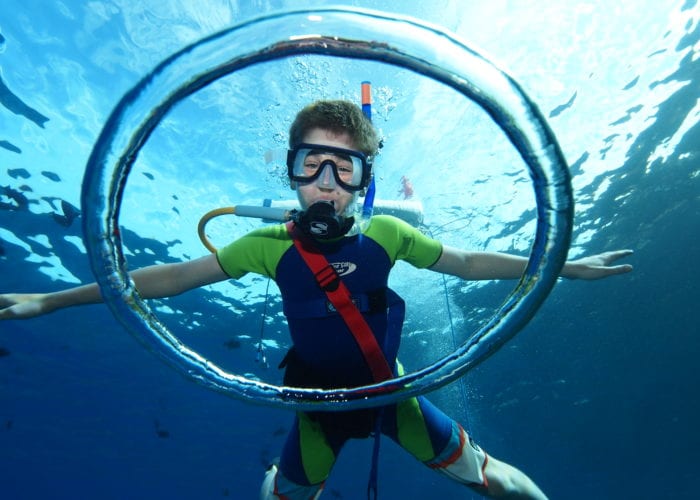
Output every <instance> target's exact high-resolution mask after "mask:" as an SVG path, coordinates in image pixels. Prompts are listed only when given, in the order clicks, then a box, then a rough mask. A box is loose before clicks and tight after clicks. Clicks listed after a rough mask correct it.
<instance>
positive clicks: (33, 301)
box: [0, 293, 48, 319]
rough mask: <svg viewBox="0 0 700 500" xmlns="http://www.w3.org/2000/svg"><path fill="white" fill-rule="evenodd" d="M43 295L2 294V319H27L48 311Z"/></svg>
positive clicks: (0, 315) (0, 299) (0, 308)
mask: <svg viewBox="0 0 700 500" xmlns="http://www.w3.org/2000/svg"><path fill="white" fill-rule="evenodd" d="M45 298H46V294H43V293H5V294H0V319H27V318H34V317H36V316H41V315H42V314H45V313H46V312H48V311H47V309H46V304H45V300H44V299H45Z"/></svg>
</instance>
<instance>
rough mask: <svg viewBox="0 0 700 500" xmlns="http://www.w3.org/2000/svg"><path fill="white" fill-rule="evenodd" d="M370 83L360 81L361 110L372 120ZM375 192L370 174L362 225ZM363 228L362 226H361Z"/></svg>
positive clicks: (369, 210) (372, 176)
mask: <svg viewBox="0 0 700 500" xmlns="http://www.w3.org/2000/svg"><path fill="white" fill-rule="evenodd" d="M371 85H372V84H371V83H370V82H368V81H364V82H362V112H363V113H364V114H365V116H366V117H367V119H368V120H369V121H370V122H371V121H372V87H371ZM375 193H376V187H375V185H374V175H371V176H370V180H369V186H368V187H367V192H366V193H365V202H364V203H363V205H362V223H361V225H364V224H365V223H366V221H369V219H370V217H372V212H373V211H374V195H375ZM362 229H364V228H362Z"/></svg>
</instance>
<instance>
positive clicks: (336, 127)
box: [289, 100, 379, 156]
mask: <svg viewBox="0 0 700 500" xmlns="http://www.w3.org/2000/svg"><path fill="white" fill-rule="evenodd" d="M314 128H322V129H326V130H330V131H332V132H334V133H341V132H346V133H347V134H349V135H350V137H351V138H352V141H353V142H354V143H355V146H356V147H357V149H359V150H360V151H362V152H363V153H365V154H366V155H368V156H375V155H376V154H377V151H378V149H379V137H378V135H377V131H376V130H375V129H374V127H373V126H372V122H371V121H370V120H369V119H368V118H367V117H366V116H365V115H364V113H363V112H362V110H361V109H360V107H359V106H357V105H356V104H354V103H353V102H351V101H343V100H333V101H331V100H322V101H316V102H314V103H311V104H309V105H308V106H306V107H304V108H303V109H302V110H301V111H299V113H298V114H297V116H296V118H295V119H294V123H292V126H291V127H290V128H289V147H290V148H294V147H295V146H296V145H297V144H300V143H301V142H303V140H304V136H305V135H306V134H307V133H308V132H309V131H310V130H312V129H314Z"/></svg>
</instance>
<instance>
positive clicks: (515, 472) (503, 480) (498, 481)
mask: <svg viewBox="0 0 700 500" xmlns="http://www.w3.org/2000/svg"><path fill="white" fill-rule="evenodd" d="M484 472H485V474H486V479H487V481H488V486H487V487H481V486H472V489H473V490H474V491H476V492H477V493H479V494H481V495H484V496H487V497H491V498H513V499H517V498H522V499H533V500H546V498H547V496H546V495H545V494H544V493H543V492H542V490H540V488H539V487H538V486H537V485H536V484H535V483H534V482H533V481H532V479H530V478H529V477H528V476H527V475H526V474H525V473H523V472H522V471H520V470H519V469H516V468H515V467H513V466H512V465H510V464H507V463H505V462H501V461H500V460H497V459H495V458H493V457H489V460H488V463H487V464H486V469H485V470H484Z"/></svg>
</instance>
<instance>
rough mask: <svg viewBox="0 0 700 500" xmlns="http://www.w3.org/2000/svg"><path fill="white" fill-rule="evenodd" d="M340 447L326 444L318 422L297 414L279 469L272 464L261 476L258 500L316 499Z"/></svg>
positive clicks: (324, 435)
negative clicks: (262, 476)
mask: <svg viewBox="0 0 700 500" xmlns="http://www.w3.org/2000/svg"><path fill="white" fill-rule="evenodd" d="M340 447H341V445H338V446H331V445H330V444H329V441H328V439H327V437H326V434H325V432H324V431H323V429H322V428H321V425H320V424H319V423H318V422H316V421H314V420H312V419H311V418H309V416H308V415H306V414H305V413H301V412H300V413H297V415H296V418H295V419H294V425H293V427H292V429H291V430H290V432H289V435H288V436H287V441H286V442H285V445H284V449H283V450H282V457H281V458H280V463H279V466H278V465H276V464H273V465H271V466H270V467H269V468H268V470H267V472H266V473H265V479H264V481H263V484H262V488H261V490H260V500H277V499H282V500H309V499H315V498H318V496H319V495H320V494H321V491H322V490H323V486H324V483H325V481H326V479H327V478H328V475H329V474H330V471H331V469H332V468H333V464H334V463H335V459H336V455H337V452H338V451H339V450H340Z"/></svg>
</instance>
